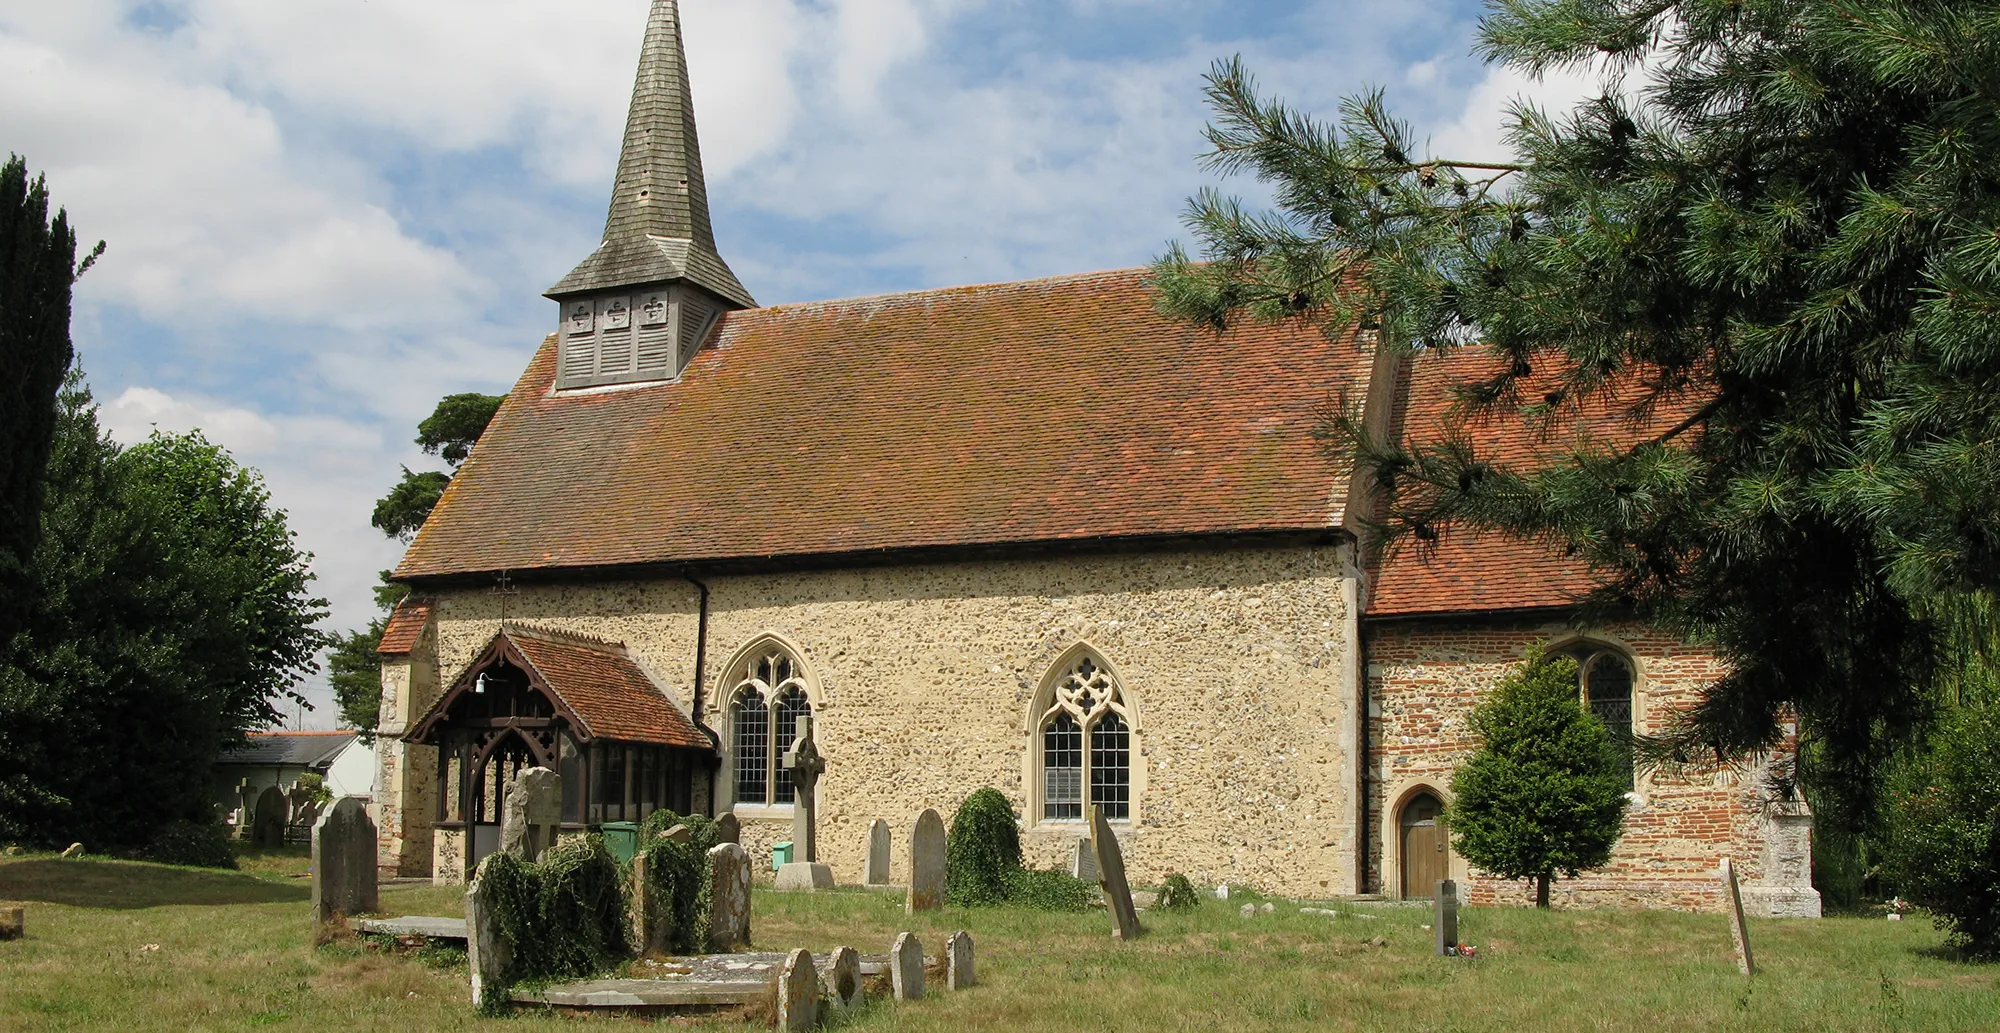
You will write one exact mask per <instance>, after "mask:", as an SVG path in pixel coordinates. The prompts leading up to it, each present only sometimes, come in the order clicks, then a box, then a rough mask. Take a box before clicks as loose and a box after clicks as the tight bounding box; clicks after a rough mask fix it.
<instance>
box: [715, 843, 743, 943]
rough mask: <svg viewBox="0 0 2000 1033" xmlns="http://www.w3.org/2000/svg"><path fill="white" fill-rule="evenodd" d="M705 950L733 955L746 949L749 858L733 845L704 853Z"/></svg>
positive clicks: (721, 845) (717, 845)
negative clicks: (706, 872) (706, 881)
mask: <svg viewBox="0 0 2000 1033" xmlns="http://www.w3.org/2000/svg"><path fill="white" fill-rule="evenodd" d="M708 868H709V878H710V881H709V884H708V894H709V919H708V949H709V950H710V951H711V952H713V953H716V954H729V953H733V952H735V951H736V950H738V949H739V948H743V947H748V946H749V945H750V855H749V854H746V853H744V852H743V848H742V847H741V846H740V845H738V844H735V843H717V844H716V845H715V846H714V847H712V848H710V849H709V851H708Z"/></svg>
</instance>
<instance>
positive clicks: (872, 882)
mask: <svg viewBox="0 0 2000 1033" xmlns="http://www.w3.org/2000/svg"><path fill="white" fill-rule="evenodd" d="M861 883H862V885H864V886H887V885H888V884H889V823H888V822H886V821H883V820H882V819H880V818H877V819H875V820H874V821H871V822H869V823H868V863H867V864H865V865H863V866H862V868H861Z"/></svg>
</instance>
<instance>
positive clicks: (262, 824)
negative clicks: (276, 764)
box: [250, 786, 291, 847]
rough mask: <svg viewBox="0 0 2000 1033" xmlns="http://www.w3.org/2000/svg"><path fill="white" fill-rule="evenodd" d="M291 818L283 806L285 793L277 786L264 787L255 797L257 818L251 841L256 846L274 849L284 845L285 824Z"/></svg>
mask: <svg viewBox="0 0 2000 1033" xmlns="http://www.w3.org/2000/svg"><path fill="white" fill-rule="evenodd" d="M290 817H291V813H290V809H289V808H287V807H286V806H285V791H284V790H282V789H279V788H278V787H277V786H266V787H265V788H264V791H263V792H262V793H261V794H259V795H258V797H257V818H256V822H255V829H254V831H252V832H251V834H250V835H251V839H252V841H253V842H255V843H256V844H257V845H258V846H261V847H274V846H284V845H285V822H286V821H287V820H288V819H289V818H290Z"/></svg>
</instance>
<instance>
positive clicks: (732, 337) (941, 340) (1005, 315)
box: [396, 270, 1370, 578]
mask: <svg viewBox="0 0 2000 1033" xmlns="http://www.w3.org/2000/svg"><path fill="white" fill-rule="evenodd" d="M1145 275H1146V273H1145V270H1125V271H1119V272H1109V273H1097V274H1090V275H1085V276H1077V277H1068V278H1062V279H1054V280H1036V281H1029V282H1024V283H1005V284H994V285H988V286H980V287H960V288H951V289H946V290H935V291H924V292H919V293H914V294H902V295H892V296H887V297H878V298H863V299H857V300H850V301H837V302H823V303H813V304H800V305H785V306H777V307H772V308H762V309H750V310H745V311H738V312H731V313H729V314H728V315H727V316H726V317H724V321H723V323H722V325H721V327H720V328H719V330H718V331H717V332H716V334H715V336H714V337H712V338H711V339H710V342H709V344H708V346H707V347H704V348H703V349H702V351H701V352H700V354H699V355H698V356H697V357H696V358H695V360H694V362H693V363H692V364H691V365H690V366H689V367H688V369H687V371H686V373H685V374H683V376H682V378H681V380H679V381H677V382H674V383H666V384H654V385H647V386H644V387H640V388H636V389H622V390H604V389H597V390H591V391H582V392H567V393H564V394H560V395H558V394H554V393H552V391H551V389H550V388H551V382H552V379H553V375H554V372H555V359H556V347H555V343H554V338H550V339H549V340H548V341H547V342H545V343H544V344H543V345H542V348H541V350H540V352H538V353H537V354H536V356H535V358H534V361H533V362H532V363H531V364H530V365H529V367H528V370H527V372H526V373H525V374H524V375H523V376H522V377H521V380H520V382H519V383H518V384H517V385H516V386H515V388H514V391H513V393H512V394H511V395H510V396H509V398H508V399H507V402H506V404H505V405H503V406H502V407H501V409H500V412H499V414H498V415H497V416H496V417H495V418H494V421H493V423H492V425H491V426H489V427H488V428H487V430H486V433H485V435H484V436H483V437H482V438H481V439H480V441H479V446H478V448H477V449H475V450H474V452H473V454H472V456H471V458H470V459H468V460H467V461H466V463H465V464H464V465H463V466H462V467H461V468H460V469H459V472H458V474H457V476H456V477H454V478H453V479H452V483H451V486H450V488H449V489H448V490H447V491H446V492H445V495H444V497H443V499H441V500H440V501H439V503H438V506H437V508H436V509H435V510H434V511H433V512H432V514H431V516H430V519H429V520H427V521H426V522H425V524H424V527H423V530H422V532H421V533H420V534H419V535H418V537H417V540H416V542H415V544H413V545H412V546H411V547H410V550H409V552H408V553H407V554H406V555H405V556H404V558H403V562H402V565H401V566H400V567H399V568H398V569H397V571H396V573H397V575H398V576H399V577H405V578H421V577H427V576H440V575H449V574H463V573H473V572H491V571H499V570H513V571H517V572H518V571H524V570H533V569H559V568H573V567H589V566H616V565H625V564H642V563H686V562H696V561H705V560H724V559H749V558H759V557H773V556H795V555H810V554H830V553H850V552H863V551H873V550H885V549H898V548H922V547H936V546H953V545H997V544H1008V543H1026V542H1050V541H1060V540H1081V539H1092V538H1116V537H1123V536H1135V535H1186V534H1204V533H1224V532H1246V531H1288V530H1324V529H1328V528H1333V527H1337V526H1339V523H1340V519H1341V515H1342V513H1341V503H1340V501H1339V500H1342V499H1344V498H1345V496H1346V480H1347V478H1346V474H1345V473H1344V472H1343V471H1340V470H1336V469H1334V467H1333V464H1330V463H1329V462H1328V461H1327V460H1326V459H1325V458H1324V457H1323V456H1322V455H1321V454H1320V453H1319V452H1317V451H1316V450H1315V447H1314V441H1313V438H1312V434H1311V431H1312V428H1313V424H1314V421H1315V416H1316V412H1317V410H1318V409H1319V408H1320V407H1321V406H1323V405H1324V404H1325V403H1326V402H1327V401H1328V400H1329V399H1331V398H1333V397H1336V396H1338V395H1339V394H1341V393H1342V392H1344V391H1347V392H1354V393H1356V394H1357V395H1358V394H1359V393H1361V392H1363V391H1365V381H1366V378H1367V375H1368V371H1369V366H1370V359H1369V355H1368V354H1367V352H1366V349H1365V348H1364V347H1362V346H1361V345H1359V344H1357V343H1355V342H1354V341H1352V340H1347V339H1342V340H1338V341H1329V340H1327V339H1326V338H1325V337H1324V336H1322V335H1321V333H1320V332H1319V331H1318V330H1317V329H1315V328H1313V327H1310V326H1306V325H1303V324H1287V325H1283V326H1271V327H1246V328H1242V329H1238V330H1232V331H1231V332H1229V333H1227V334H1225V335H1223V336H1222V337H1221V338H1219V339H1218V338H1217V336H1216V335H1215V334H1214V333H1213V332H1211V331H1208V330H1205V329H1202V328H1199V327H1194V326H1189V325H1185V324H1182V323H1179V322H1176V321H1173V320H1169V319H1167V318H1165V317H1163V316H1161V315H1159V314H1158V313H1157V312H1155V311H1154V307H1153V296H1152V293H1151V291H1150V289H1149V288H1148V287H1147V286H1146V285H1145V283H1144V278H1145Z"/></svg>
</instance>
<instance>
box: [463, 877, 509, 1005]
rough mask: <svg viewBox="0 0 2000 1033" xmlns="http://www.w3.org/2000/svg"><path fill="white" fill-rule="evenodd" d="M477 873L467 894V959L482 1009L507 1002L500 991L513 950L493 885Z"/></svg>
mask: <svg viewBox="0 0 2000 1033" xmlns="http://www.w3.org/2000/svg"><path fill="white" fill-rule="evenodd" d="M481 867H484V862H482V863H481ZM478 874H479V873H477V872H475V873H474V878H473V880H472V885H471V886H470V887H467V889H466V891H465V960H466V964H467V965H468V967H470V968H471V969H472V1004H473V1006H474V1007H477V1008H483V1007H487V1006H489V1005H497V1004H505V1003H506V998H505V997H503V996H501V995H500V992H499V988H500V987H501V986H503V985H505V980H506V977H507V966H508V965H509V964H511V963H512V961H513V951H512V950H511V949H510V948H509V947H508V946H507V941H506V939H505V938H504V937H502V936H501V935H500V916H499V914H498V912H497V910H496V909H495V906H494V905H495V901H494V900H493V891H492V890H491V888H490V886H491V883H489V882H487V881H486V880H484V879H481V878H478V877H477V876H478Z"/></svg>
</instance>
